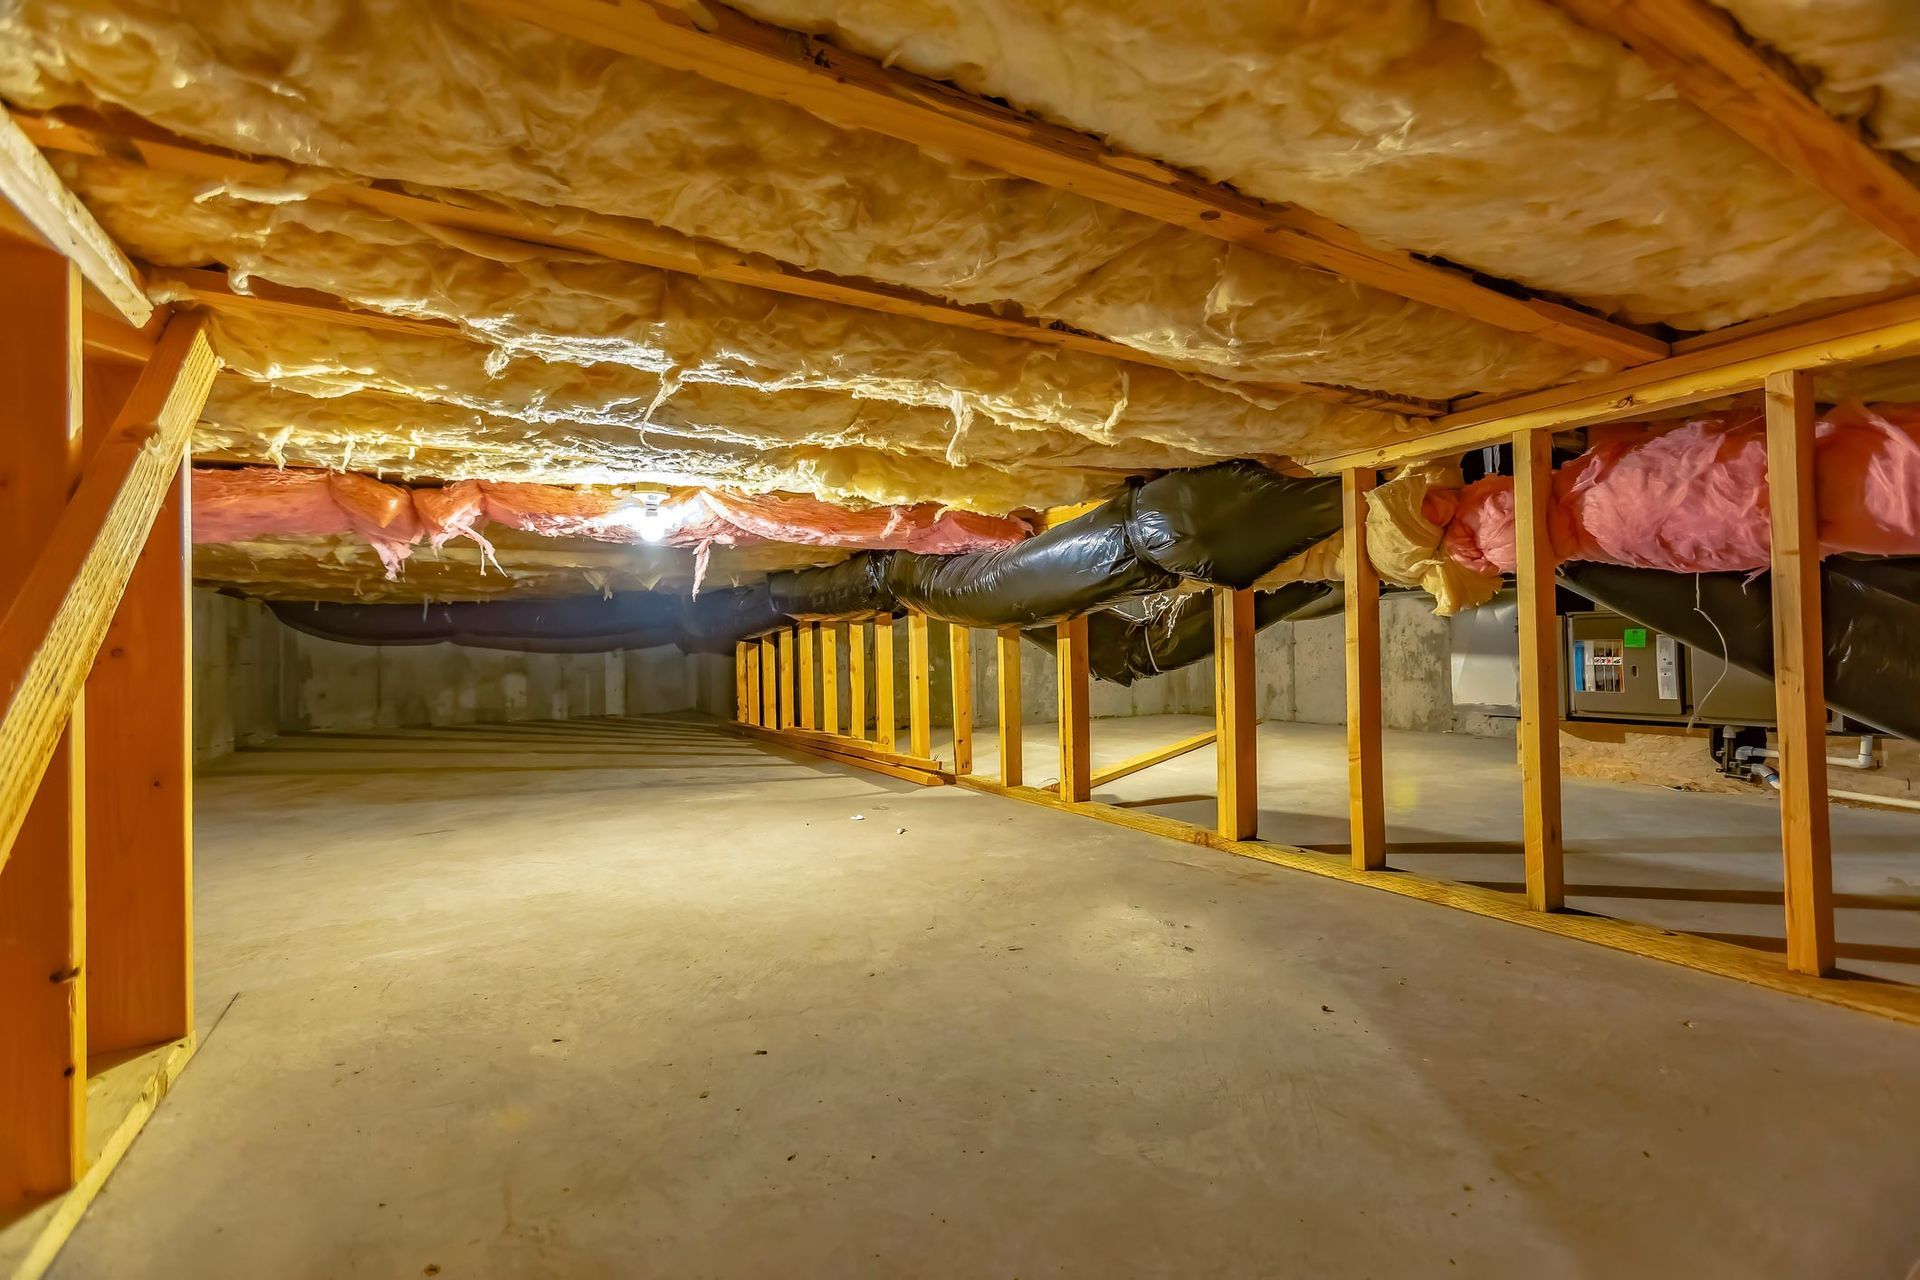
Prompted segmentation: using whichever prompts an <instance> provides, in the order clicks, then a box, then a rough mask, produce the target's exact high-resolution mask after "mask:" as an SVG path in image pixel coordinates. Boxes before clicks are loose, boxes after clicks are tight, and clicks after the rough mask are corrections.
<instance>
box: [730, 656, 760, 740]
mask: <svg viewBox="0 0 1920 1280" xmlns="http://www.w3.org/2000/svg"><path fill="white" fill-rule="evenodd" d="M733 649H734V655H733V658H734V666H735V668H736V674H735V677H734V684H735V689H736V693H737V696H738V698H739V701H740V707H739V710H738V712H737V714H735V716H734V719H735V720H738V721H739V722H740V723H741V724H759V723H760V650H759V646H757V645H755V644H754V642H753V641H751V640H742V641H741V642H740V643H739V644H736V645H735V646H734V647H733Z"/></svg>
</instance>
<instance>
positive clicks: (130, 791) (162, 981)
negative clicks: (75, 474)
mask: <svg viewBox="0 0 1920 1280" xmlns="http://www.w3.org/2000/svg"><path fill="white" fill-rule="evenodd" d="M191 471H192V464H191V463H190V462H188V461H187V460H186V459H182V460H181V462H180V465H179V467H178V468H177V469H176V474H175V477H174V481H173V484H172V486H171V487H170V488H169V489H168V490H167V496H166V499H165V501H164V502H163V503H162V504H161V507H160V511H159V513H158V514H157V516H156V517H155V519H154V523H153V528H152V530H151V531H150V532H149V533H148V535H147V541H146V546H145V547H144V548H143V549H142V551H141V553H140V557H139V559H138V560H136V561H135V562H134V566H133V573H132V575H131V576H130V577H129V578H128V579H127V588H126V591H125V592H124V593H123V594H122V595H121V597H120V607H119V609H118V611H117V612H116V613H115V614H114V617H113V622H112V623H111V624H110V625H109V626H108V629H107V635H106V639H105V640H104V641H103V642H102V643H101V646H100V650H99V653H98V655H97V656H96V657H95V659H94V664H93V671H92V674H90V675H89V676H88V678H87V692H86V714H87V783H86V796H87V860H86V871H87V894H86V900H87V931H86V932H87V1043H88V1047H89V1051H90V1052H92V1053H96V1054H101V1053H114V1052H117V1051H119V1050H123V1049H134V1048H139V1047H142V1046H145V1045H152V1044H157V1043H159V1042H162V1041H166V1040H180V1039H184V1038H185V1037H186V1036H188V1035H190V1034H191V1033H192V1031H193V643H192V639H191V634H192V626H193V617H192V614H193V608H192V594H191V593H192V550H191V546H190V542H189V537H188V520H189V516H188V511H189V503H188V494H187V490H188V485H189V483H190V480H189V475H190V473H191Z"/></svg>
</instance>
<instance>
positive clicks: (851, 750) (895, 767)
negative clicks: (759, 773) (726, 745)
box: [733, 725, 953, 787]
mask: <svg viewBox="0 0 1920 1280" xmlns="http://www.w3.org/2000/svg"><path fill="white" fill-rule="evenodd" d="M733 727H734V729H735V731H736V732H738V733H741V734H744V735H746V736H747V737H749V738H755V739H758V740H760V741H762V742H771V743H775V744H777V745H779V746H783V747H791V748H792V749H794V750H795V751H804V752H806V753H808V754H809V755H815V756H819V757H821V758H822V759H825V760H831V761H834V762H835V763H837V764H845V765H852V766H853V767H855V768H858V769H871V770H873V771H874V772H876V773H883V774H886V775H887V776H888V777H890V778H899V779H901V780H902V781H905V782H915V783H919V784H920V785H921V786H925V787H938V786H945V785H947V784H949V783H951V782H952V781H953V772H952V771H951V770H949V769H948V768H947V767H946V766H945V765H942V764H941V763H940V762H939V761H938V760H928V759H921V758H919V757H914V756H904V755H900V754H898V753H897V752H891V751H882V750H880V749H879V748H878V747H876V746H874V745H872V744H871V743H866V742H856V741H854V740H853V739H851V738H847V737H832V736H829V735H827V734H824V733H821V732H820V731H818V730H814V731H812V732H809V731H807V730H805V729H766V728H762V727H759V726H756V725H736V726H733Z"/></svg>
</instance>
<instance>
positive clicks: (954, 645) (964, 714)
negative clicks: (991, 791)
mask: <svg viewBox="0 0 1920 1280" xmlns="http://www.w3.org/2000/svg"><path fill="white" fill-rule="evenodd" d="M947 660H948V662H949V664H950V667H951V669H950V671H949V675H950V683H951V684H952V686H953V771H954V772H955V773H956V774H965V773H972V772H973V636H972V634H971V633H970V632H969V631H968V630H967V628H965V627H962V626H956V625H954V624H952V623H949V624H948V625H947Z"/></svg>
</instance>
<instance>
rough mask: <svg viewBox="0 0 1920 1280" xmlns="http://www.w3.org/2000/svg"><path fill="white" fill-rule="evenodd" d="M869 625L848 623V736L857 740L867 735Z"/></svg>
mask: <svg viewBox="0 0 1920 1280" xmlns="http://www.w3.org/2000/svg"><path fill="white" fill-rule="evenodd" d="M868 625H869V624H867V623H865V622H850V623H848V624H847V736H848V737H850V738H853V739H855V740H856V741H858V740H860V739H862V738H865V737H866V736H867V627H868Z"/></svg>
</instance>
